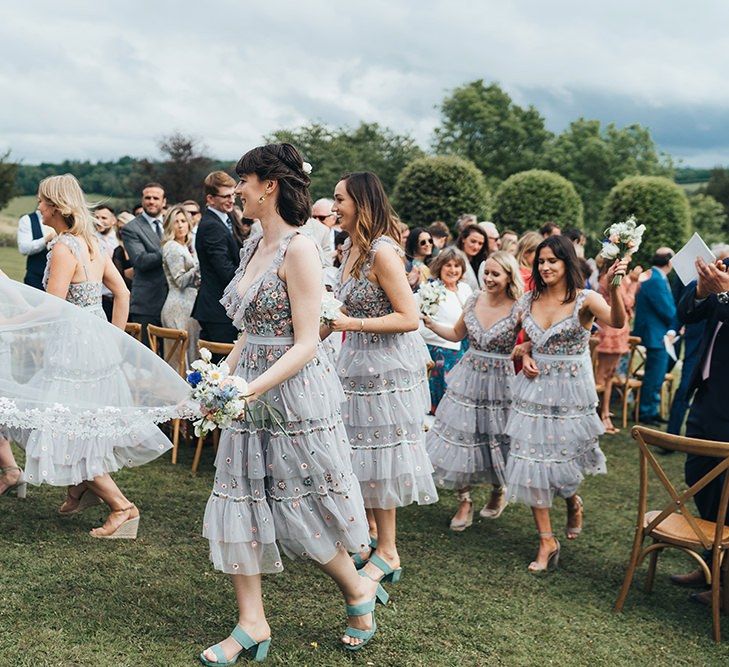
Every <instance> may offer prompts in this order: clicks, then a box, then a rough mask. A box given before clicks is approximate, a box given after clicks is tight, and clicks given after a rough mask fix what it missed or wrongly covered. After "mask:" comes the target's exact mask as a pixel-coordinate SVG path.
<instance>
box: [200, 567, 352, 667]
mask: <svg viewBox="0 0 729 667" xmlns="http://www.w3.org/2000/svg"><path fill="white" fill-rule="evenodd" d="M347 560H349V561H350V563H351V562H352V561H351V560H350V559H349V558H348V559H347ZM352 569H354V565H352ZM230 578H231V580H232V581H233V587H234V588H235V597H236V600H237V601H238V625H240V627H241V628H243V629H244V630H245V631H246V632H247V633H248V635H249V636H250V638H251V639H252V640H253V641H255V642H262V641H265V640H266V639H268V638H269V637H270V636H271V628H270V627H269V625H268V621H267V620H266V612H265V610H264V609H263V591H262V589H261V575H260V574H256V575H251V576H246V575H243V574H234V575H231V577H230ZM220 647H221V648H222V649H223V653H224V654H225V657H226V661H230V660H232V658H233V656H234V655H236V653H240V651H241V650H242V649H243V647H242V646H241V645H240V644H239V643H238V642H237V641H235V639H233V638H232V637H227V638H226V639H224V640H223V641H222V642H220ZM203 655H204V656H205V657H206V658H207V659H208V660H209V661H210V662H216V661H217V658H216V657H215V654H214V653H213V652H212V650H211V649H209V648H207V649H205V651H203Z"/></svg>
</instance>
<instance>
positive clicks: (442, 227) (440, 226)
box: [426, 220, 452, 243]
mask: <svg viewBox="0 0 729 667" xmlns="http://www.w3.org/2000/svg"><path fill="white" fill-rule="evenodd" d="M426 231H429V232H430V235H431V236H434V237H436V238H440V239H446V243H450V241H451V238H452V237H451V230H450V229H448V225H446V223H445V222H443V221H442V220H436V221H435V222H433V223H431V224H430V225H429V226H428V227H427V229H426Z"/></svg>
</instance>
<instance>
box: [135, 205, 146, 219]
mask: <svg viewBox="0 0 729 667" xmlns="http://www.w3.org/2000/svg"><path fill="white" fill-rule="evenodd" d="M143 211H144V206H142V203H141V202H139V203H137V204H134V208H133V209H132V215H133V216H134V217H135V218H136V217H137V216H139V215H142V212H143Z"/></svg>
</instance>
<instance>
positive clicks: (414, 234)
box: [405, 227, 433, 259]
mask: <svg viewBox="0 0 729 667" xmlns="http://www.w3.org/2000/svg"><path fill="white" fill-rule="evenodd" d="M421 234H427V235H428V236H430V240H431V241H432V240H433V235H432V234H431V233H430V231H428V230H427V229H423V228H422V227H413V228H412V229H411V230H410V235H409V236H408V239H407V241H405V256H406V257H407V258H408V259H413V258H414V257H415V254H416V253H417V251H418V248H419V247H420V235H421ZM430 249H431V251H432V250H433V246H432V245H431V247H430ZM431 256H432V252H431Z"/></svg>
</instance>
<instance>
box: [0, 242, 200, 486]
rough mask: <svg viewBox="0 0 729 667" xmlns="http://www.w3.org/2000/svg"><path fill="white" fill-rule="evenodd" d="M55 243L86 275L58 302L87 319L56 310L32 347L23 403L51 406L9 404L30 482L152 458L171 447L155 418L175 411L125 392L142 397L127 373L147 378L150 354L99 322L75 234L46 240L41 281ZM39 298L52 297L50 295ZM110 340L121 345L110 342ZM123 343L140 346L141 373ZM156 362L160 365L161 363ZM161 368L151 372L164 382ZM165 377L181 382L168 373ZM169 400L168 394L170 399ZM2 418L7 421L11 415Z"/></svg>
mask: <svg viewBox="0 0 729 667" xmlns="http://www.w3.org/2000/svg"><path fill="white" fill-rule="evenodd" d="M57 244H62V245H65V246H66V247H67V248H69V250H70V251H71V252H72V253H73V255H74V256H75V257H76V259H77V260H78V261H79V262H80V263H81V266H82V267H83V270H84V274H85V276H86V280H84V281H82V282H78V283H71V284H70V285H69V286H68V294H67V296H66V301H68V302H69V303H71V304H74V305H75V306H78V307H79V308H82V309H83V310H84V311H85V313H87V314H88V315H91V316H92V317H80V318H71V317H66V316H64V315H63V312H64V311H61V312H60V313H59V316H58V320H57V321H56V322H55V323H53V324H52V327H53V331H52V335H49V336H46V344H45V349H43V350H42V354H40V351H39V355H38V356H39V358H40V359H41V361H40V362H39V363H40V368H39V370H38V371H37V372H36V373H35V375H34V376H33V377H32V378H31V379H30V380H29V382H28V383H27V385H24V387H25V389H26V391H27V392H28V395H29V396H30V397H31V398H30V400H29V401H27V403H28V404H30V406H32V405H34V404H35V405H38V406H47V405H53V404H54V403H55V405H56V408H57V409H56V410H55V411H52V412H51V413H48V414H45V413H44V412H42V411H40V410H31V411H29V412H28V411H27V410H25V409H21V408H20V407H16V408H15V409H16V414H17V419H18V426H19V427H20V428H19V429H12V431H11V432H12V434H13V437H14V439H17V440H18V442H19V443H20V444H21V446H23V447H24V449H25V479H26V480H27V481H28V482H30V483H31V484H42V483H47V484H52V485H54V486H64V485H69V484H78V483H80V482H82V481H84V480H91V479H93V478H94V477H97V476H98V475H101V474H104V473H110V472H114V471H116V470H118V469H120V468H122V467H133V466H139V465H142V464H144V463H147V462H149V461H151V460H153V459H155V458H157V457H158V456H160V455H161V454H162V453H163V452H165V451H167V450H168V449H170V448H171V446H172V444H171V443H170V441H169V440H168V439H167V438H166V437H165V435H164V434H163V433H162V431H160V429H159V428H158V427H157V425H156V423H157V422H160V421H166V420H167V419H170V418H171V417H173V416H177V414H176V413H175V411H174V409H173V408H172V406H170V407H169V408H167V409H163V408H161V407H159V408H154V407H152V401H151V400H150V401H146V403H147V405H146V407H143V406H142V405H141V403H142V402H141V401H139V400H138V399H139V396H137V397H135V396H133V392H134V391H138V393H139V394H144V395H145V396H148V395H150V394H147V393H146V391H145V388H144V387H143V386H141V382H142V381H143V380H141V379H140V380H139V382H140V384H135V383H134V382H132V381H130V378H131V377H136V378H141V377H151V370H150V369H151V366H152V365H153V363H154V362H152V363H151V364H150V360H149V359H147V357H146V356H145V355H148V356H149V357H153V356H154V355H152V353H151V352H150V351H148V350H146V349H141V348H142V347H143V346H141V345H139V344H136V342H135V341H131V339H130V338H129V336H127V335H126V334H124V333H123V332H122V331H120V330H119V329H117V328H116V327H112V325H110V324H109V323H108V322H107V321H106V316H105V315H104V310H103V308H102V306H101V285H102V283H101V282H96V281H92V280H89V279H88V275H89V271H88V265H87V263H86V260H85V259H84V255H83V253H82V252H81V244H82V241H81V240H80V239H79V238H78V237H76V236H74V235H72V234H68V233H64V234H60V235H59V236H58V237H57V239H56V240H55V241H54V242H53V244H52V246H51V249H50V251H49V253H48V255H49V261H48V263H47V266H46V271H45V275H44V277H43V286H44V287H46V286H47V285H48V279H49V270H50V266H51V261H50V256H51V254H52V253H53V252H54V249H55V247H56V245H57ZM44 298H45V301H52V300H55V297H50V296H45V297H44ZM45 301H44V303H45ZM117 338H118V339H120V340H122V345H117V344H116V342H117ZM31 341H32V336H31V337H28V338H27V342H31ZM127 342H128V343H129V344H130V345H131V346H135V345H136V347H137V348H140V349H139V350H138V352H139V355H141V357H140V358H141V359H142V361H141V362H139V366H140V367H145V366H146V370H145V371H143V375H142V376H139V375H136V374H135V373H134V369H133V368H131V365H132V361H133V357H134V356H139V355H137V353H136V351H133V352H132V353H129V354H125V352H124V351H123V350H125V349H126V346H127V345H126V344H127ZM160 366H164V367H165V370H167V369H166V366H167V365H166V364H164V362H163V363H162V364H160ZM130 368H131V370H130ZM147 371H149V372H147ZM162 373H163V375H162V376H155V377H156V378H159V377H163V378H165V379H166V378H167V376H165V375H164V371H162ZM171 377H174V378H178V379H179V380H180V381H181V378H179V376H178V375H177V374H175V373H173V372H171ZM173 382H174V381H173ZM179 384H184V383H182V382H180V383H179ZM178 390H179V386H178V385H176V386H175V387H174V388H173V391H177V396H178V398H181V397H182V396H183V395H184V394H183V393H180V392H179V391H178ZM170 393H172V392H170ZM184 393H187V391H186V389H185V390H184ZM175 400H176V399H174V398H172V399H170V403H171V404H174V401H175ZM161 404H162V401H160V402H159V405H161ZM8 413H10V410H9V409H8V410H7V412H5V413H4V414H5V417H4V418H5V419H8ZM0 416H1V415H0ZM9 417H10V418H11V419H12V414H10V415H9Z"/></svg>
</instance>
